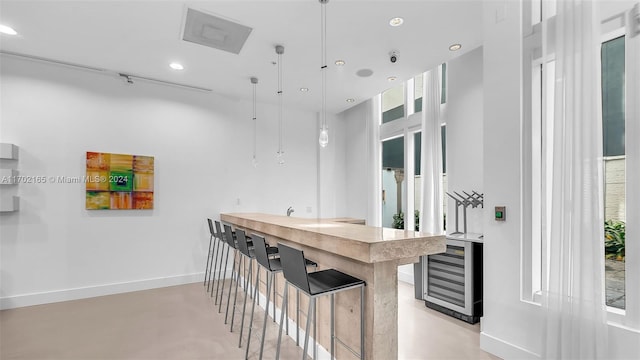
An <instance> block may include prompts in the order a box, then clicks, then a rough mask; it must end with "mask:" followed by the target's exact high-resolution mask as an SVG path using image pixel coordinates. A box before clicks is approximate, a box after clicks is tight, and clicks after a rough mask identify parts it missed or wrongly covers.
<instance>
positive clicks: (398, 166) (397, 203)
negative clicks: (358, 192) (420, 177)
mask: <svg viewBox="0 0 640 360" xmlns="http://www.w3.org/2000/svg"><path fill="white" fill-rule="evenodd" d="M406 183H407V182H406V181H405V168H404V137H398V138H395V139H389V140H385V141H383V142H382V193H383V196H382V226H384V227H389V228H396V229H404V228H405V226H404V213H403V209H404V208H405V206H404V204H403V199H404V196H403V194H404V192H405V191H406V190H405V191H403V188H406Z"/></svg>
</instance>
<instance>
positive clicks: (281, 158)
mask: <svg viewBox="0 0 640 360" xmlns="http://www.w3.org/2000/svg"><path fill="white" fill-rule="evenodd" d="M276 54H278V153H277V157H278V164H280V165H284V150H283V149H282V54H284V46H282V45H276Z"/></svg>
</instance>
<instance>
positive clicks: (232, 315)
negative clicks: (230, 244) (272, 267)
mask: <svg viewBox="0 0 640 360" xmlns="http://www.w3.org/2000/svg"><path fill="white" fill-rule="evenodd" d="M236 253H238V252H237V251H236ZM243 257H244V256H242V254H240V257H239V258H238V267H237V268H236V291H235V292H234V294H233V310H232V311H231V330H230V331H231V332H233V319H234V318H235V315H236V302H237V300H238V288H239V287H240V271H241V270H240V268H241V267H242V262H243V261H242V260H243V259H242V258H243ZM234 259H235V257H234ZM230 296H231V289H229V297H230ZM229 305H230V302H227V313H226V314H225V318H226V317H227V316H229Z"/></svg>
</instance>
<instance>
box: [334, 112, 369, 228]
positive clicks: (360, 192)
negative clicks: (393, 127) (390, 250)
mask: <svg viewBox="0 0 640 360" xmlns="http://www.w3.org/2000/svg"><path fill="white" fill-rule="evenodd" d="M369 106H371V104H370V103H369V102H363V103H360V104H358V105H356V106H354V107H352V108H350V109H348V110H346V111H344V112H342V113H341V114H340V115H339V117H340V121H341V122H342V123H343V124H344V131H345V134H346V138H348V139H349V141H346V144H345V153H344V156H345V161H346V166H345V181H346V194H345V199H346V204H345V206H346V210H345V216H349V217H353V218H357V219H366V218H367V208H368V205H369V203H370V201H368V198H367V185H368V184H369V182H370V179H369V178H368V174H369V167H370V164H369V157H368V155H367V142H368V139H367V136H368V134H369V133H368V131H367V121H368V120H367V114H368V109H367V107H369Z"/></svg>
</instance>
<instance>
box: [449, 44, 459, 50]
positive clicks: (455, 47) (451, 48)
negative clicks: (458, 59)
mask: <svg viewBox="0 0 640 360" xmlns="http://www.w3.org/2000/svg"><path fill="white" fill-rule="evenodd" d="M460 48H462V45H460V44H453V45H451V46H449V50H451V51H458V50H460Z"/></svg>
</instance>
